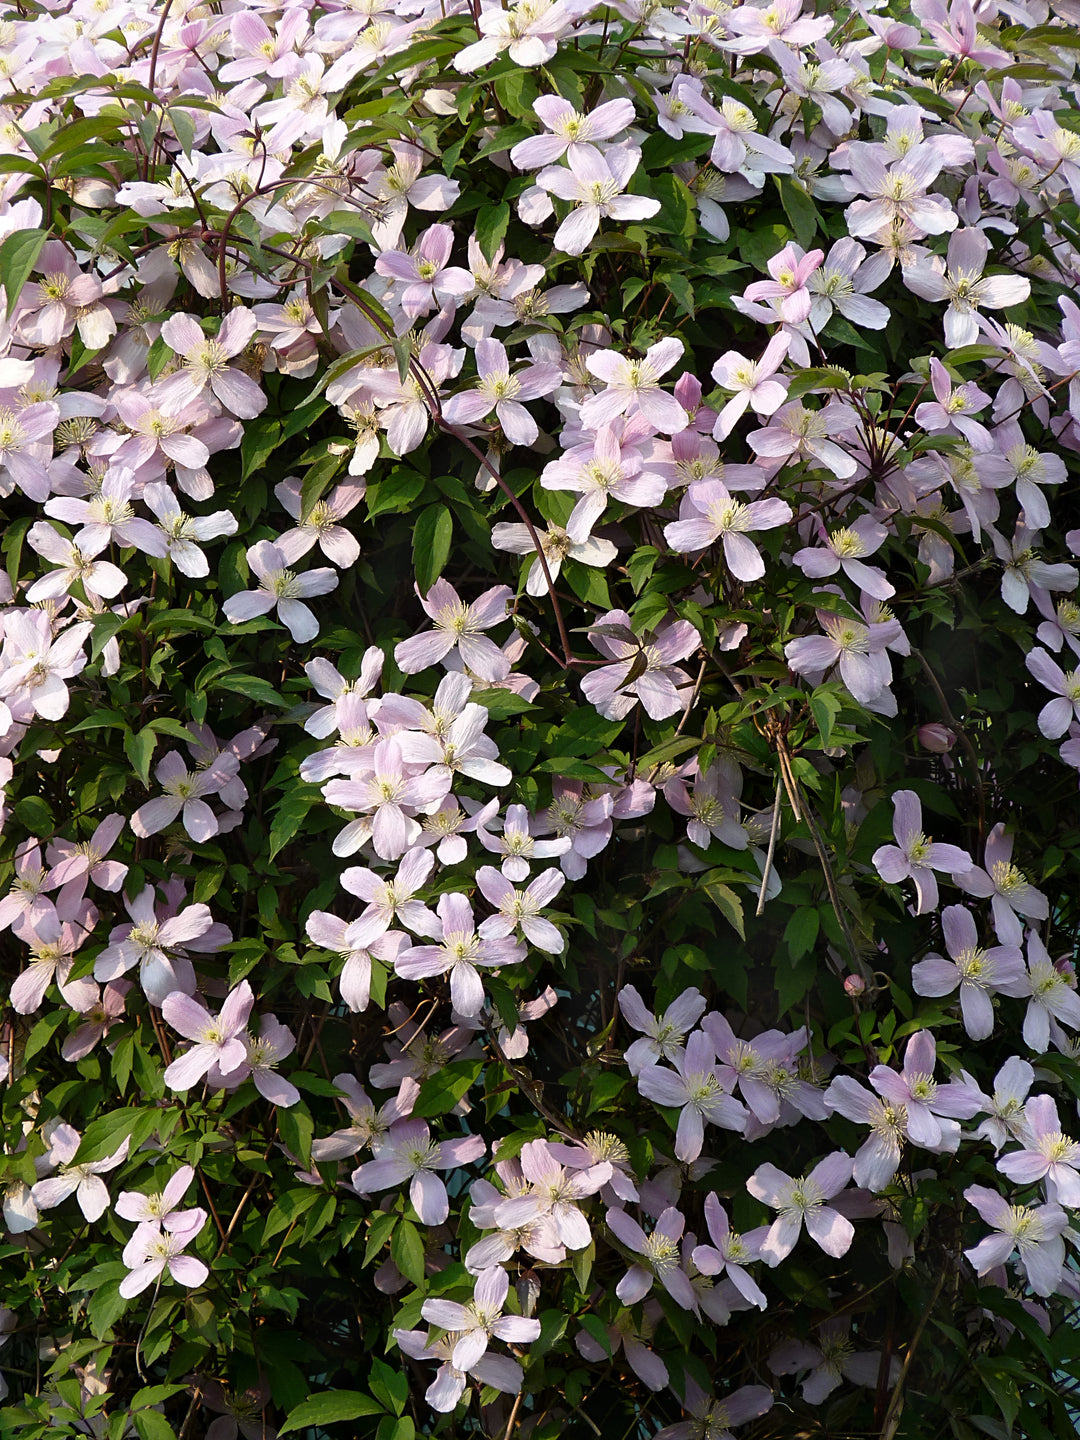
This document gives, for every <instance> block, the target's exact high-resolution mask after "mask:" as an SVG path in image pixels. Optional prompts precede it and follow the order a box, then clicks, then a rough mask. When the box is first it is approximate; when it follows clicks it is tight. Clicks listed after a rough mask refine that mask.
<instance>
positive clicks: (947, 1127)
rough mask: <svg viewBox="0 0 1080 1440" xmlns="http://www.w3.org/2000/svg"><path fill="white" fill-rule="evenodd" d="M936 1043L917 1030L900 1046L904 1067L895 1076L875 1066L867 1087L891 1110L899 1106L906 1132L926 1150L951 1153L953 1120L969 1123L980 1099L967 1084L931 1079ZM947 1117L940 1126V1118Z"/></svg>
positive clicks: (955, 1133) (956, 1139)
mask: <svg viewBox="0 0 1080 1440" xmlns="http://www.w3.org/2000/svg"><path fill="white" fill-rule="evenodd" d="M936 1064H937V1042H936V1041H935V1040H934V1037H933V1035H932V1034H931V1033H930V1031H929V1030H917V1031H916V1032H915V1034H914V1035H912V1037H911V1039H910V1040H909V1041H908V1042H907V1045H906V1046H905V1047H904V1068H903V1069H902V1070H901V1071H900V1072H899V1074H897V1072H896V1071H895V1070H890V1068H889V1067H888V1066H887V1065H875V1066H874V1068H873V1069H872V1070H871V1071H870V1077H869V1078H870V1084H871V1085H872V1086H873V1087H874V1089H875V1090H876V1091H877V1092H878V1094H879V1095H881V1096H882V1097H883V1098H884V1099H885V1100H886V1101H888V1103H889V1104H890V1105H892V1106H893V1107H894V1108H895V1107H899V1106H901V1105H902V1106H903V1107H904V1114H905V1120H906V1125H907V1133H908V1135H909V1136H910V1138H911V1139H912V1141H913V1142H914V1143H915V1144H916V1145H921V1146H923V1148H924V1149H927V1150H936V1151H939V1152H940V1151H945V1152H947V1153H950V1154H951V1153H953V1152H955V1150H956V1148H957V1146H958V1145H959V1143H960V1132H959V1126H957V1125H955V1124H953V1123H950V1122H951V1121H955V1120H970V1119H971V1118H972V1116H974V1115H977V1114H978V1112H979V1110H980V1109H981V1108H982V1104H983V1096H982V1094H981V1093H980V1092H979V1091H978V1090H977V1089H976V1087H975V1086H974V1084H972V1083H971V1077H970V1076H968V1078H967V1080H965V1081H957V1080H951V1081H949V1082H947V1083H946V1084H944V1085H942V1084H939V1083H938V1082H937V1081H936V1080H935V1079H934V1069H935V1066H936ZM943 1116H944V1117H948V1118H947V1119H946V1120H945V1123H944V1124H943V1123H942V1117H943Z"/></svg>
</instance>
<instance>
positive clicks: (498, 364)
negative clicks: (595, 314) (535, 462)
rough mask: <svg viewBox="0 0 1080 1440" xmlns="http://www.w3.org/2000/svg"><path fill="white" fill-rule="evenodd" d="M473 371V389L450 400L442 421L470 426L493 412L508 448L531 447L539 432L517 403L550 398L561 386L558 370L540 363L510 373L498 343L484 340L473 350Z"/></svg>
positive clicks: (522, 406) (504, 353) (560, 369)
mask: <svg viewBox="0 0 1080 1440" xmlns="http://www.w3.org/2000/svg"><path fill="white" fill-rule="evenodd" d="M476 368H477V372H478V377H479V378H478V379H477V383H476V388H475V389H474V390H466V391H465V392H463V393H462V394H460V395H453V396H451V398H450V399H449V400H448V401H447V402H446V404H445V405H444V406H443V414H444V415H445V416H446V419H447V420H449V421H451V422H452V423H454V424H460V425H473V424H475V423H476V422H477V421H478V420H483V419H484V418H485V417H486V416H487V415H489V414H490V413H491V411H492V409H494V411H495V417H496V419H497V420H498V422H499V424H500V425H501V426H502V431H503V434H504V435H505V436H506V438H507V440H509V441H510V442H511V444H514V445H532V444H534V443H535V442H536V439H537V437H538V436H539V434H540V430H539V427H538V426H537V424H536V421H535V420H534V419H533V417H532V416H531V415H530V414H529V412H528V410H526V409H525V406H524V405H523V404H522V403H521V402H522V401H524V400H538V399H540V397H541V396H543V395H550V394H551V393H552V392H553V391H554V390H555V389H556V388H557V387H558V386H559V385H560V384H561V382H562V367H561V366H559V365H551V364H543V363H542V364H538V365H527V366H526V367H525V368H524V369H523V370H515V371H514V372H513V373H511V370H510V362H509V360H508V359H507V356H506V348H505V346H503V345H502V344H501V343H500V342H499V341H498V340H491V339H485V340H480V341H479V342H478V343H477V346H476Z"/></svg>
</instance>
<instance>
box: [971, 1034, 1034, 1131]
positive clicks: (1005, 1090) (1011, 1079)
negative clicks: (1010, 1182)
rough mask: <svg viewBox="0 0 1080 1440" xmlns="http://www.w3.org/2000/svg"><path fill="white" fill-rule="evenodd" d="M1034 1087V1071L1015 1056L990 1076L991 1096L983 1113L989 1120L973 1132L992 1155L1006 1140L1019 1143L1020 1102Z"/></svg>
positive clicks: (1021, 1105) (1022, 1104) (1022, 1123)
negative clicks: (984, 1143) (990, 1148)
mask: <svg viewBox="0 0 1080 1440" xmlns="http://www.w3.org/2000/svg"><path fill="white" fill-rule="evenodd" d="M1034 1083H1035V1071H1034V1070H1033V1069H1032V1068H1031V1066H1030V1065H1029V1064H1028V1062H1027V1061H1026V1060H1021V1059H1020V1057H1019V1055H1010V1056H1009V1058H1008V1060H1006V1061H1005V1064H1004V1065H1002V1067H1001V1069H1000V1070H999V1071H998V1073H997V1074H996V1075H995V1076H994V1093H993V1095H988V1096H987V1097H986V1103H985V1104H984V1106H983V1110H984V1111H988V1112H989V1119H987V1120H983V1121H982V1122H981V1123H980V1124H979V1126H978V1127H977V1129H976V1130H975V1138H976V1139H978V1140H989V1141H990V1143H991V1144H992V1145H993V1147H994V1150H995V1153H996V1152H998V1151H1000V1150H1001V1148H1002V1146H1003V1145H1005V1144H1006V1143H1007V1142H1008V1140H1009V1139H1010V1137H1011V1138H1012V1139H1013V1140H1020V1139H1022V1138H1023V1134H1024V1101H1025V1100H1026V1099H1027V1095H1028V1091H1029V1090H1030V1089H1031V1087H1032V1085H1034Z"/></svg>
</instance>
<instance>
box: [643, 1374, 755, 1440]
mask: <svg viewBox="0 0 1080 1440" xmlns="http://www.w3.org/2000/svg"><path fill="white" fill-rule="evenodd" d="M772 1407H773V1393H772V1391H771V1390H770V1389H769V1388H768V1386H767V1385H743V1386H741V1387H740V1389H738V1390H733V1391H732V1392H731V1394H730V1395H726V1396H725V1397H724V1398H723V1399H722V1400H718V1399H715V1398H714V1397H713V1396H711V1395H706V1393H705V1392H704V1390H702V1389H701V1388H700V1386H698V1385H697V1384H695V1382H694V1381H693V1380H690V1379H687V1381H686V1408H687V1409H688V1410H689V1412H690V1419H688V1420H683V1421H680V1422H679V1423H678V1424H675V1425H665V1426H664V1428H663V1429H662V1430H658V1431H657V1432H656V1435H655V1437H654V1440H699V1437H702V1440H704V1437H706V1436H707V1437H708V1440H734V1437H733V1435H732V1433H731V1427H732V1426H733V1425H745V1424H746V1422H747V1421H748V1420H756V1419H757V1418H758V1416H759V1415H765V1414H767V1413H768V1412H769V1411H770V1410H771V1409H772Z"/></svg>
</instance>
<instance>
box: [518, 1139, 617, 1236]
mask: <svg viewBox="0 0 1080 1440" xmlns="http://www.w3.org/2000/svg"><path fill="white" fill-rule="evenodd" d="M521 1172H522V1178H523V1180H524V1181H526V1182H527V1183H528V1189H527V1190H526V1191H525V1192H524V1193H519V1194H518V1195H515V1196H511V1197H510V1198H509V1199H507V1200H504V1201H503V1202H502V1203H501V1204H500V1205H497V1206H496V1207H495V1211H494V1214H493V1219H494V1221H495V1224H496V1225H498V1226H499V1227H500V1228H504V1229H508V1230H516V1229H518V1228H520V1227H521V1226H525V1225H531V1224H532V1223H533V1222H534V1221H535V1220H538V1219H539V1218H540V1217H541V1216H548V1217H549V1218H550V1220H551V1223H552V1225H553V1227H554V1229H555V1232H556V1234H557V1236H558V1240H559V1243H560V1244H562V1245H565V1246H566V1248H567V1250H584V1249H585V1248H586V1246H587V1245H588V1244H589V1243H590V1241H591V1240H592V1232H591V1230H590V1229H589V1222H588V1221H587V1220H586V1218H585V1216H584V1215H583V1214H582V1212H581V1209H580V1208H579V1206H578V1201H579V1200H583V1199H584V1198H585V1197H586V1196H588V1195H595V1194H596V1192H597V1190H599V1189H600V1188H601V1187H602V1186H604V1185H606V1184H607V1182H608V1181H609V1180H610V1179H611V1164H610V1163H609V1162H608V1161H606V1160H604V1161H601V1162H600V1163H599V1164H597V1165H590V1166H588V1167H587V1168H585V1169H567V1168H565V1167H564V1166H563V1165H561V1164H560V1163H559V1161H557V1160H556V1159H555V1157H554V1155H553V1154H552V1153H551V1147H550V1146H549V1145H548V1143H547V1141H546V1140H529V1141H527V1142H526V1143H525V1144H524V1145H523V1146H522V1148H521Z"/></svg>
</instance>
